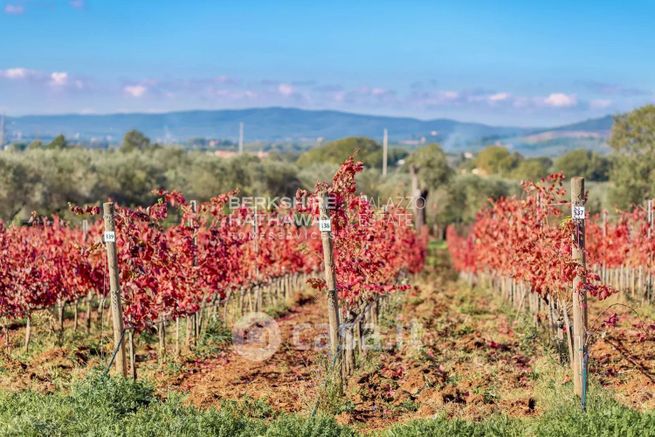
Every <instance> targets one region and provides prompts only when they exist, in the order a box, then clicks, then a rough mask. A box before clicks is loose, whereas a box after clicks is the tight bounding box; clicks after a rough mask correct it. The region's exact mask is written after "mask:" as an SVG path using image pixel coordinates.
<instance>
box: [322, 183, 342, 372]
mask: <svg viewBox="0 0 655 437" xmlns="http://www.w3.org/2000/svg"><path fill="white" fill-rule="evenodd" d="M319 211H320V217H319V229H320V231H321V241H322V243H323V264H324V266H325V284H326V285H327V290H328V296H327V299H328V322H329V330H330V331H329V336H330V358H331V359H332V360H333V361H334V363H335V368H339V367H338V365H339V363H340V361H341V357H340V355H341V351H340V350H339V344H340V338H339V297H338V295H337V273H336V268H335V265H334V252H333V249H332V225H331V222H330V216H329V214H328V197H327V194H326V193H321V194H320V197H319Z"/></svg>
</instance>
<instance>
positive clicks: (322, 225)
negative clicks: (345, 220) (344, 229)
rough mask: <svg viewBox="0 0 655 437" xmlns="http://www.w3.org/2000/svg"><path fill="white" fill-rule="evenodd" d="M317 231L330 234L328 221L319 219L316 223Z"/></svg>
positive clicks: (330, 227)
mask: <svg viewBox="0 0 655 437" xmlns="http://www.w3.org/2000/svg"><path fill="white" fill-rule="evenodd" d="M318 229H319V230H320V231H321V232H330V231H332V223H331V222H330V219H320V220H319V221H318Z"/></svg>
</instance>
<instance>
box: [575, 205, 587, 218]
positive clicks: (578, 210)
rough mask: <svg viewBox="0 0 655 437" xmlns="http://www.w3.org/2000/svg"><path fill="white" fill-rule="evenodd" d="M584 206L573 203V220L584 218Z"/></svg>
mask: <svg viewBox="0 0 655 437" xmlns="http://www.w3.org/2000/svg"><path fill="white" fill-rule="evenodd" d="M584 217H585V214H584V206H582V205H573V220H584Z"/></svg>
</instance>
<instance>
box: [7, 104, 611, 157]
mask: <svg viewBox="0 0 655 437" xmlns="http://www.w3.org/2000/svg"><path fill="white" fill-rule="evenodd" d="M240 122H243V123H244V125H245V140H246V142H253V141H256V142H263V143H280V142H287V143H300V144H305V145H308V146H311V145H312V144H314V143H317V142H319V140H333V139H337V138H343V137H347V136H367V137H371V138H374V139H381V137H382V132H383V129H385V128H386V129H388V132H389V139H390V141H391V142H393V143H396V144H401V145H403V144H404V145H407V146H412V145H417V144H420V143H424V142H432V141H437V142H440V143H442V144H443V145H444V148H446V149H447V150H449V151H461V150H465V149H477V148H479V147H481V146H483V145H484V144H488V143H494V142H505V141H507V140H509V139H511V140H512V141H513V144H514V147H516V148H518V149H521V147H520V144H516V141H517V139H520V138H522V137H524V136H528V135H534V134H539V133H543V132H551V131H554V132H560V134H558V135H559V136H560V137H562V136H564V137H566V135H565V134H564V135H562V134H561V133H562V132H567V131H580V130H583V131H590V132H596V133H600V134H601V136H605V135H606V133H607V132H606V131H608V130H609V128H610V127H611V116H605V117H601V118H598V119H589V120H584V121H581V122H578V123H573V124H569V125H564V126H555V127H552V128H530V127H512V126H492V125H488V124H484V123H476V122H461V121H457V120H453V119H449V118H436V119H429V120H422V119H418V118H413V117H395V116H385V115H369V114H358V113H350V112H343V111H336V110H307V109H299V108H289V107H267V108H247V109H219V110H185V111H172V112H162V113H146V112H135V113H113V114H57V115H24V116H17V117H6V119H5V126H6V130H7V134H8V135H7V138H8V139H12V138H16V137H17V136H18V134H19V133H20V136H21V137H22V138H23V139H25V140H30V139H35V138H44V139H46V138H51V137H54V136H56V135H58V134H64V135H65V136H66V137H67V138H75V139H79V140H81V141H83V142H90V141H94V140H95V141H104V142H109V143H116V142H118V141H119V140H120V138H121V137H122V135H123V134H124V133H125V132H126V131H128V130H130V129H138V130H140V131H142V132H144V133H145V134H146V135H148V136H150V137H151V138H153V139H154V140H157V141H163V142H186V141H188V140H190V139H192V138H197V137H202V138H221V139H228V140H232V141H236V140H237V138H238V135H239V123H240ZM518 142H519V143H520V140H519V141H518ZM530 144H531V146H530V148H531V149H533V148H534V144H533V142H531V143H530Z"/></svg>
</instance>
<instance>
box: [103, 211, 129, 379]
mask: <svg viewBox="0 0 655 437" xmlns="http://www.w3.org/2000/svg"><path fill="white" fill-rule="evenodd" d="M102 207H103V218H104V221H105V235H104V238H103V239H104V241H105V246H106V248H107V267H108V270H109V293H110V296H111V318H112V324H113V331H114V350H116V348H118V353H117V354H116V370H117V371H118V373H120V374H121V375H123V377H124V378H127V363H126V359H125V341H124V338H123V337H124V328H123V309H122V307H121V289H120V282H119V274H118V257H117V255H116V226H115V224H114V204H113V202H106V203H104V204H103V205H102Z"/></svg>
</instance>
